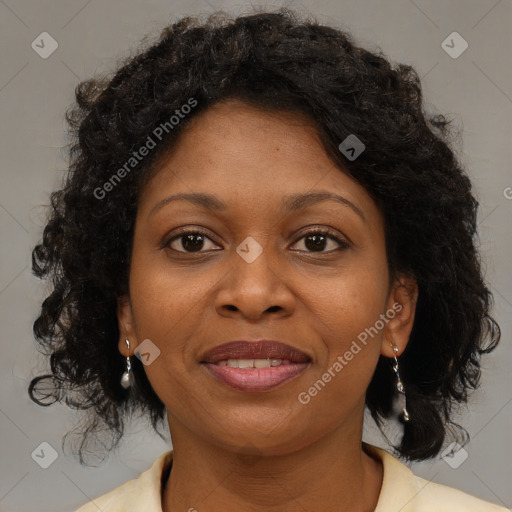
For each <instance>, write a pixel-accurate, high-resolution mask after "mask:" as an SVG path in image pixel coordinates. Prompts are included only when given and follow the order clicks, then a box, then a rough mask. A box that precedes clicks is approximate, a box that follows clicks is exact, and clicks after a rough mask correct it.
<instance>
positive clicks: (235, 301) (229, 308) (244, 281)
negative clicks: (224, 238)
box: [215, 249, 295, 320]
mask: <svg viewBox="0 0 512 512" xmlns="http://www.w3.org/2000/svg"><path fill="white" fill-rule="evenodd" d="M288 281H289V276H288V275H285V273H284V267H282V265H281V267H280V266H279V263H278V262H277V261H276V259H275V258H272V255H271V254H270V250H269V249H267V250H264V251H263V252H262V253H261V254H260V256H259V257H258V258H257V259H256V260H255V261H253V262H252V263H248V262H247V261H245V260H244V259H243V258H241V257H240V256H239V255H238V254H237V253H234V254H233V262H232V264H231V270H230V271H229V272H228V274H227V275H226V276H225V277H224V278H223V279H222V280H221V283H220V288H219V289H218V291H217V295H216V297H215V307H216V310H217V312H218V313H219V314H220V315H222V316H228V317H233V316H242V317H245V318H247V319H249V320H259V319H261V317H262V316H263V315H264V314H265V313H272V314H273V316H274V315H275V316H279V317H285V316H289V315H291V314H292V313H293V311H294V310H295V297H294V294H293V292H292V290H291V289H290V286H289V283H288Z"/></svg>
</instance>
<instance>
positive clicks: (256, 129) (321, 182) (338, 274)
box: [118, 100, 414, 455]
mask: <svg viewBox="0 0 512 512" xmlns="http://www.w3.org/2000/svg"><path fill="white" fill-rule="evenodd" d="M177 194H183V195H188V194H201V195H202V196H208V198H209V199H208V201H205V200H203V201H201V202H199V201H194V200H190V199H189V200H187V199H186V197H183V198H181V199H175V200H170V199H169V198H170V197H171V196H174V195H177ZM308 194H324V198H323V199H322V197H321V196H310V197H309V199H307V198H306V199H300V198H301V197H302V196H305V195H306V197H307V195H308ZM327 195H331V196H333V197H334V196H339V198H340V199H332V198H331V199H325V197H326V196H327ZM203 199H204V198H203ZM292 199H293V200H292ZM220 204H222V205H223V206H222V207H218V206H219V205H220ZM184 228H186V231H187V233H188V235H190V234H191V233H192V235H191V236H189V237H187V235H183V234H182V233H181V232H180V230H182V229H184ZM312 229H314V230H317V231H329V232H330V233H329V234H328V235H325V236H322V235H318V234H317V235H315V234H311V233H310V234H308V233H307V231H311V230H312ZM197 231H199V232H200V234H199V235H197V234H196V235H194V234H193V233H194V232H197ZM189 232H191V233H189ZM332 237H334V238H332ZM336 238H338V239H339V240H340V241H336ZM402 288H403V287H401V288H400V287H399V288H396V287H394V285H393V283H390V282H389V275H388V267H387V261H386V251H385V240H384V227H383V219H382V216H381V214H380V213H379V210H378V208H377V207H376V205H375V203H374V201H373V200H372V199H371V198H370V196H369V195H368V194H367V193H366V191H365V189H364V188H363V187H361V186H360V185H359V184H357V183H356V182H355V181H353V180H352V179H351V178H349V177H348V176H347V175H346V174H344V173H343V172H342V171H340V170H339V169H338V168H336V167H335V166H334V165H333V163H332V161H331V160H330V159H329V158H328V156H327V155H326V153H325V150H324V149H323V147H322V145H321V143H320V141H319V139H318V137H317V135H316V133H315V131H314V129H313V128H312V126H311V125H310V124H309V123H308V122H307V121H306V120H304V119H303V118H301V117H298V116H294V115H292V114H289V115H286V116H284V115H282V114H279V115H278V114H274V115H271V114H269V113H264V112H262V111H260V110H257V109H254V108H252V107H250V106H248V105H246V104H244V103H241V102H238V101H235V100H231V101H226V102H223V103H220V104H217V105H216V106H214V107H212V108H210V109H208V110H207V111H206V112H204V113H203V114H201V115H199V116H198V117H196V118H195V119H193V120H192V121H191V123H190V124H189V125H188V127H187V129H186V131H184V132H183V134H182V135H181V137H180V139H179V142H178V143H177V144H176V146H175V147H174V149H173V151H172V153H171V154H170V155H168V157H166V159H165V160H164V161H163V162H161V163H160V165H159V168H158V169H157V171H156V172H155V174H154V176H153V177H152V178H151V180H150V181H149V182H148V184H147V185H146V186H145V188H144V190H143V191H142V194H141V197H140V203H139V206H138V212H137V219H136V226H135V233H134V243H133V255H132V265H131V271H130V297H129V300H127V301H121V302H120V307H119V310H118V316H119V322H120V329H121V338H120V340H119V349H120V351H121V353H122V354H123V355H126V346H125V341H124V339H125V338H128V339H129V340H130V342H131V347H132V348H133V347H134V346H136V345H138V344H140V343H142V342H143V341H144V340H149V341H146V342H145V345H144V347H145V350H144V351H143V352H144V353H145V354H146V355H145V356H143V361H145V363H146V364H145V366H144V369H145V371H146V374H147V376H148V378H149V380H150V382H151V385H152V387H153V389H154V391H155V392H156V394H157V395H158V396H159V397H160V399H161V400H162V402H163V403H164V404H165V406H166V407H167V413H168V418H169V423H170V428H171V434H172V435H174V432H173V428H175V429H176V431H177V432H178V431H187V432H189V433H190V434H191V435H193V436H195V437H198V438H201V439H203V440H207V441H208V442H210V443H214V444H215V445H217V446H218V447H222V448H226V449H230V450H233V451H237V450H239V449H240V447H244V446H252V447H256V448H257V450H258V451H259V452H260V453H263V454H268V455H271V454H274V455H277V454H283V453H287V452H292V451H293V450H296V449H299V448H301V447H304V446H306V445H308V444H310V443H313V442H314V441H316V440H318V439H320V438H321V437H322V436H325V435H327V434H329V433H331V432H334V431H336V430H337V429H339V428H341V427H343V428H348V429H355V431H357V429H359V428H360V427H361V424H362V415H363V409H364V396H365V391H366V388H367V387H368V384H369V382H370V380H371V377H372V375H373V372H374V370H375V367H376V364H377V361H378V358H379V354H381V353H382V354H384V355H386V356H388V357H391V356H392V355H393V353H392V350H391V346H390V344H389V342H390V341H393V342H394V343H396V344H397V345H398V346H399V349H400V353H401V352H402V351H403V349H404V347H405V344H406V343H407V339H408V335H409V332H410V328H411V327H412V318H413V315H414V313H413V310H412V309H411V307H410V305H408V304H407V300H406V299H405V295H404V294H402V293H401V292H400V290H401V289H402ZM397 300H398V302H399V303H400V304H399V305H397ZM387 311H388V312H389V311H391V312H392V313H394V314H393V317H394V318H393V319H392V320H391V319H390V318H391V316H390V315H389V314H387V313H386V312H387ZM384 318H385V321H384V320H383V319H384ZM379 319H380V322H379ZM364 333H366V336H365V335H364ZM370 333H371V335H370ZM262 339H265V340H275V341H279V342H282V343H285V344H287V345H290V346H291V347H294V348H295V349H298V350H299V351H300V352H301V353H303V355H304V356H305V357H304V359H307V362H305V363H304V362H302V363H300V361H298V359H299V358H298V359H297V362H296V363H294V362H293V360H292V364H293V368H288V369H286V368H284V367H283V366H282V365H281V366H279V367H275V366H271V367H270V368H261V371H260V370H259V369H258V368H241V369H238V370H237V369H236V368H233V367H231V366H228V368H226V367H225V366H222V365H223V364H224V363H220V364H215V365H214V364H213V363H209V364H206V363H205V360H206V359H207V356H206V355H205V354H206V353H207V352H208V351H210V350H211V349H213V348H215V347H217V346H219V345H221V344H224V343H227V342H230V341H233V340H248V341H250V342H253V343H252V345H254V342H255V340H262ZM363 340H364V341H363ZM357 347H358V348H359V350H357ZM264 349H265V350H266V351H267V352H266V353H267V355H268V356H269V357H270V359H275V358H276V357H274V356H275V354H278V353H279V352H278V351H275V352H274V351H272V350H273V349H270V348H269V346H266V345H265V347H264ZM276 350H277V349H276ZM148 354H149V355H148ZM350 354H351V356H350ZM240 356H241V357H239V358H238V359H243V358H245V359H251V357H250V356H247V354H245V356H244V354H243V353H242V352H241V353H240ZM256 356H258V354H256ZM277 358H278V357H277ZM340 358H341V359H340ZM230 359H233V357H231V358H230ZM235 359H236V357H235ZM255 359H259V360H260V361H259V362H257V363H256V365H257V366H260V365H261V366H265V364H266V361H265V356H261V357H255ZM342 361H343V362H342ZM229 364H230V365H231V364H234V365H235V366H236V365H238V364H239V363H237V362H235V363H233V361H231V362H230V363H229ZM244 364H248V365H251V366H252V363H247V362H246V363H243V362H242V363H241V365H242V366H243V365H244ZM273 364H278V362H277V363H276V362H274V363H273ZM213 366H215V368H213ZM285 366H286V365H285ZM340 367H341V368H340ZM277 368H280V369H277ZM241 372H250V373H251V376H249V373H247V374H242V373H241ZM258 372H259V373H258ZM326 375H330V378H329V377H328V376H327V377H326ZM223 376H224V377H225V378H226V379H228V382H226V381H225V380H223ZM245 376H247V377H245ZM283 379H284V380H283ZM286 379H287V380H286ZM319 381H321V382H319ZM315 383H316V387H315ZM315 390H316V392H315ZM173 440H174V439H173Z"/></svg>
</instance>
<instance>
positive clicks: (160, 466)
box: [75, 450, 172, 512]
mask: <svg viewBox="0 0 512 512" xmlns="http://www.w3.org/2000/svg"><path fill="white" fill-rule="evenodd" d="M171 461H172V450H171V451H169V452H166V453H163V454H162V455H160V456H159V457H158V458H157V459H156V460H155V462H154V463H153V465H152V466H151V467H150V468H149V469H147V470H146V471H144V472H143V473H141V474H140V475H139V476H138V477H137V478H134V479H132V480H128V482H125V483H124V484H123V485H121V486H119V487H117V488H116V489H113V490H112V491H110V492H108V493H106V494H103V495H102V496H100V497H98V498H95V499H94V500H91V501H90V502H89V503H86V504H85V505H83V506H82V507H80V508H79V509H78V510H76V511H75V512H98V510H101V511H102V512H126V510H130V512H162V500H161V482H162V474H163V472H164V471H166V470H167V469H168V468H169V465H170V464H171Z"/></svg>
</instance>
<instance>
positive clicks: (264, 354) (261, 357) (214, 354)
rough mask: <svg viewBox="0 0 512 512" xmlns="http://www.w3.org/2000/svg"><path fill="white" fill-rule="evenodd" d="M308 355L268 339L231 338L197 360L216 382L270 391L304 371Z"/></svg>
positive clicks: (246, 388)
mask: <svg viewBox="0 0 512 512" xmlns="http://www.w3.org/2000/svg"><path fill="white" fill-rule="evenodd" d="M310 362H311V359H310V358H309V357H308V355H307V354H305V353H304V352H302V351H301V350H299V349H297V348H295V347H292V346H290V345H287V344H285V343H281V342H278V341H272V340H257V341H231V342H229V343H224V344H223V345H219V346H217V347H215V348H213V349H211V350H209V351H208V352H206V354H205V355H204V356H203V360H202V361H201V364H202V365H203V366H204V367H205V368H206V370H207V371H208V373H209V374H210V375H211V376H212V377H214V378H215V379H216V380H218V381H219V382H221V383H223V384H226V385H228V386H229V387H231V388H234V389H237V390H239V391H246V392H247V391H251V392H262V391H270V390H272V389H274V388H276V387H277V386H280V385H282V384H284V383H285V382H288V381H290V380H293V379H295V378H297V377H299V376H300V375H302V374H303V373H304V371H305V370H306V369H307V368H308V367H309V363H310Z"/></svg>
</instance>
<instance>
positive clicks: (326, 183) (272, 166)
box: [139, 100, 378, 215]
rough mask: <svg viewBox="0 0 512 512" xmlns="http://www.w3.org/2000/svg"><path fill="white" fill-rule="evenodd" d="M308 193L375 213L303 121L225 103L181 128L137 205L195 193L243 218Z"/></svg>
mask: <svg viewBox="0 0 512 512" xmlns="http://www.w3.org/2000/svg"><path fill="white" fill-rule="evenodd" d="M315 190H322V191H327V192H333V193H338V194H342V195H343V196H345V197H347V199H349V200H350V201H352V202H353V203H355V204H358V206H359V207H360V208H361V209H362V210H366V211H368V212H369V214H370V215H372V214H373V215H378V211H377V207H376V205H375V204H374V202H373V200H372V199H371V198H370V196H369V195H368V194H367V192H366V190H365V189H364V188H363V187H362V186H361V185H359V184H358V183H357V182H356V181H355V180H354V179H352V178H351V177H349V176H348V175H347V174H346V173H345V172H343V170H341V169H340V168H339V167H338V166H337V165H335V164H334V163H333V161H332V160H331V159H330V158H329V156H328V155H327V153H326V151H325V149H324V147H323V145H322V143H321V140H320V137H319V135H318V132H317V129H316V127H315V125H314V123H313V121H311V120H310V119H309V118H308V117H307V116H305V115H300V114H295V113H288V112H286V113H282V112H277V111H276V112H268V111H263V110H261V109H258V108H256V107H253V106H250V105H248V104H246V103H243V102H241V101H239V100H228V101H224V102H222V103H218V104H216V105H214V106H213V107H210V108H209V109H207V110H206V111H204V112H202V113H201V114H198V115H197V116H196V117H195V118H193V119H192V120H191V121H190V122H189V124H188V125H187V126H186V128H185V129H184V131H183V132H182V134H181V135H180V137H179V138H178V140H177V142H176V143H175V145H174V146H173V148H172V149H171V151H169V152H168V153H167V154H166V155H165V157H163V158H161V159H160V161H159V162H158V164H157V165H156V169H155V171H154V174H153V176H152V178H151V180H150V181H149V182H148V184H147V185H146V186H145V188H144V190H143V193H142V195H141V201H140V204H139V207H140V208H142V209H145V210H147V209H148V208H151V207H152V205H153V206H154V204H155V203H157V202H158V201H161V200H162V199H164V198H165V196H166V195H168V194H170V193H176V192H183V193H191V192H202V193H209V194H214V195H216V196H218V197H219V198H222V200H223V202H225V203H227V204H228V206H229V205H233V206H237V207H238V206H240V205H245V211H247V212H249V211H250V209H251V206H256V205H260V206H261V207H264V208H266V207H270V206H271V205H274V204H278V203H282V202H283V197H285V196H286V197H289V196H292V195H294V194H304V193H306V192H312V191H315Z"/></svg>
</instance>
